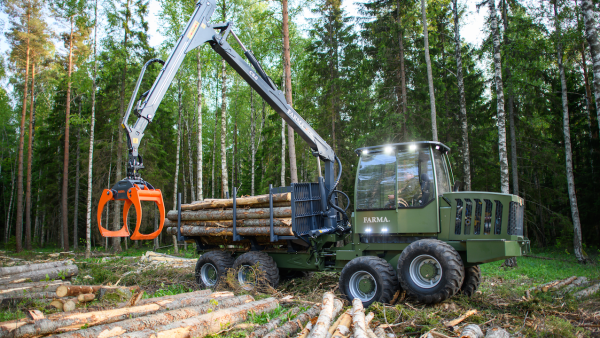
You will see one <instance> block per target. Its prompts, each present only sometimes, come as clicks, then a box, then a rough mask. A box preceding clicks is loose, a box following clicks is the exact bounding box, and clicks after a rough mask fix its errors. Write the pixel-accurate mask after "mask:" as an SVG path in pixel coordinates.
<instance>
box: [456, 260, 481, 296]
mask: <svg viewBox="0 0 600 338" xmlns="http://www.w3.org/2000/svg"><path fill="white" fill-rule="evenodd" d="M479 284H481V269H480V268H479V266H478V265H475V266H470V267H468V268H465V280H464V281H463V284H462V287H461V288H460V293H462V294H463V295H465V296H467V297H471V296H473V295H474V294H475V292H476V291H477V289H479Z"/></svg>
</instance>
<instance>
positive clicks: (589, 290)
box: [573, 283, 600, 298]
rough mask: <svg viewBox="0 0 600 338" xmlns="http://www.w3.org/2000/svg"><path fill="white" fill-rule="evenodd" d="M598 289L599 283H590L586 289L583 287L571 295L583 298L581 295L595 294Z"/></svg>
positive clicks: (599, 289) (599, 287)
mask: <svg viewBox="0 0 600 338" xmlns="http://www.w3.org/2000/svg"><path fill="white" fill-rule="evenodd" d="M598 291H600V283H598V284H596V285H592V286H590V287H589V288H587V289H583V290H581V291H577V292H575V293H574V294H573V297H575V298H583V297H587V296H591V295H593V294H595V293H596V292H598Z"/></svg>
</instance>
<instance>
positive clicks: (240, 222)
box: [165, 218, 292, 228]
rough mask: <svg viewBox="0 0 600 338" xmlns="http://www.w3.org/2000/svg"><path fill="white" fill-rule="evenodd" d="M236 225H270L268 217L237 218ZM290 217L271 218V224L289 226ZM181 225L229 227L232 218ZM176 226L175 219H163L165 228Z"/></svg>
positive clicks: (186, 222)
mask: <svg viewBox="0 0 600 338" xmlns="http://www.w3.org/2000/svg"><path fill="white" fill-rule="evenodd" d="M235 223H236V225H237V226H238V227H248V226H250V227H266V226H270V225H271V223H270V220H269V218H262V219H261V218H255V219H238V220H237V221H236V222H235ZM291 225H292V219H291V218H273V226H291ZM181 226H203V227H212V228H230V227H232V226H233V220H228V221H185V222H184V221H182V222H181ZM170 227H177V221H171V220H170V219H168V218H167V219H165V228H170Z"/></svg>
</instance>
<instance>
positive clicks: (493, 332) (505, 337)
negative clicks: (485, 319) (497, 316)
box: [485, 327, 510, 338]
mask: <svg viewBox="0 0 600 338" xmlns="http://www.w3.org/2000/svg"><path fill="white" fill-rule="evenodd" d="M485 338H510V334H509V333H508V332H507V331H506V330H505V329H503V328H501V327H494V328H491V329H489V330H487V332H486V333H485Z"/></svg>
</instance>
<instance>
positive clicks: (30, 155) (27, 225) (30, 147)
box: [25, 63, 35, 250]
mask: <svg viewBox="0 0 600 338" xmlns="http://www.w3.org/2000/svg"><path fill="white" fill-rule="evenodd" d="M34 97H35V63H33V64H32V65H31V102H30V104H29V106H30V107H29V137H28V141H27V188H26V189H25V249H27V250H31V181H32V180H31V166H32V161H33V132H34V126H33V124H34V122H35V121H34V120H33V114H34V113H33V110H34Z"/></svg>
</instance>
